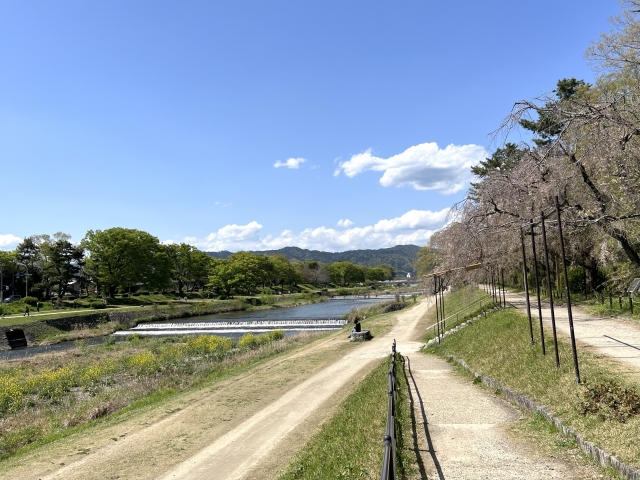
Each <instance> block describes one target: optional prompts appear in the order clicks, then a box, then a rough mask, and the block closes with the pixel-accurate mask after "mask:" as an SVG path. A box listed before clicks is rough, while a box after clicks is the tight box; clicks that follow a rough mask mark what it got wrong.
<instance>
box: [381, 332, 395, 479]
mask: <svg viewBox="0 0 640 480" xmlns="http://www.w3.org/2000/svg"><path fill="white" fill-rule="evenodd" d="M387 375H388V378H389V384H388V387H389V389H388V392H389V404H388V408H387V430H386V432H385V434H384V454H383V457H382V476H381V479H382V480H395V479H396V341H395V339H394V340H393V345H392V346H391V366H390V368H389V373H388V374H387Z"/></svg>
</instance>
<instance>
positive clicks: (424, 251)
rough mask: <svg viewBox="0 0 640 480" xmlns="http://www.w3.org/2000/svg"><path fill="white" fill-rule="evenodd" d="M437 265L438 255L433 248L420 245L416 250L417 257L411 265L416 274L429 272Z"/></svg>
mask: <svg viewBox="0 0 640 480" xmlns="http://www.w3.org/2000/svg"><path fill="white" fill-rule="evenodd" d="M437 265H438V255H437V253H436V251H435V249H433V248H431V247H429V246H427V247H422V248H421V249H420V251H419V252H418V259H417V260H416V261H415V263H414V264H413V267H414V268H415V269H416V271H417V272H418V276H419V277H420V276H422V275H426V274H428V273H431V272H432V271H433V270H434V268H436V266H437Z"/></svg>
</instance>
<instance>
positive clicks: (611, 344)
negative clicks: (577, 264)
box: [506, 292, 640, 370]
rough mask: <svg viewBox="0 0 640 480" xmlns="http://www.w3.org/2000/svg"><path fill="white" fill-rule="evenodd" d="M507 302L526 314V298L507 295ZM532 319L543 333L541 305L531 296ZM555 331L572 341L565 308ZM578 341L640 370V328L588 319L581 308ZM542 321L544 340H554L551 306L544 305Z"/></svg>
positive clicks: (557, 313)
mask: <svg viewBox="0 0 640 480" xmlns="http://www.w3.org/2000/svg"><path fill="white" fill-rule="evenodd" d="M506 299H507V302H509V303H511V304H512V305H513V306H514V307H516V308H518V309H519V310H521V311H523V312H526V303H525V297H524V295H523V294H517V293H511V292H507V293H506ZM530 301H531V318H532V322H533V328H534V329H536V331H537V332H539V331H540V327H539V323H538V322H539V320H538V303H537V299H536V297H535V295H531V300H530ZM554 312H555V317H556V329H557V332H558V334H561V335H563V336H565V337H569V316H568V314H567V309H566V307H564V306H557V305H556V306H555V308H554ZM572 316H573V323H574V327H573V330H574V333H575V337H576V340H577V341H578V342H579V343H580V344H581V346H582V347H583V348H586V349H587V350H589V351H591V352H593V353H597V354H601V355H606V356H608V357H610V358H611V359H612V360H616V361H618V362H621V363H623V364H625V365H627V366H630V367H634V368H635V369H638V370H640V326H638V325H636V324H634V323H631V322H628V321H623V320H619V319H615V318H603V317H595V316H593V315H589V314H587V313H585V312H584V311H582V310H581V309H579V308H575V307H574V308H573V310H572ZM542 321H543V327H544V335H545V338H552V330H551V310H550V308H549V304H548V303H544V302H543V303H542Z"/></svg>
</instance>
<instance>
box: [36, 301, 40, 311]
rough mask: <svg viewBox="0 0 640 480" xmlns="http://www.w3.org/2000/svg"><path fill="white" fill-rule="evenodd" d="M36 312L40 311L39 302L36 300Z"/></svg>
mask: <svg viewBox="0 0 640 480" xmlns="http://www.w3.org/2000/svg"><path fill="white" fill-rule="evenodd" d="M36 312H38V313H40V302H36Z"/></svg>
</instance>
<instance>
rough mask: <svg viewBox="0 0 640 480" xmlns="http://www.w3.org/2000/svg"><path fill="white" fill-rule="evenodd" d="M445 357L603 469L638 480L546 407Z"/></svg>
mask: <svg viewBox="0 0 640 480" xmlns="http://www.w3.org/2000/svg"><path fill="white" fill-rule="evenodd" d="M445 356H446V357H447V358H450V359H451V360H453V361H454V362H456V363H457V364H458V365H460V366H462V367H463V368H464V369H465V370H467V371H468V372H469V373H471V374H473V375H474V376H475V377H476V378H479V379H480V380H481V381H482V383H484V384H485V385H487V386H488V387H491V388H493V389H494V390H495V389H497V390H500V392H501V393H502V394H503V395H504V397H505V398H506V399H507V400H509V401H511V402H513V403H515V404H516V405H518V406H519V407H521V408H524V409H526V410H529V411H530V412H534V413H539V414H540V415H542V416H543V417H544V418H545V419H546V420H547V421H548V422H551V423H553V424H554V425H555V426H556V427H557V428H558V430H560V431H561V432H562V433H563V434H564V435H566V436H567V437H569V438H571V439H573V440H575V441H576V443H577V444H578V445H579V446H580V448H581V449H582V451H583V452H584V453H586V454H587V455H590V456H592V457H595V458H596V459H597V460H598V462H599V463H600V465H601V466H603V467H607V466H612V467H613V468H614V469H615V470H616V471H617V472H618V473H619V474H620V475H621V476H622V477H623V478H626V479H628V480H640V470H638V469H636V468H634V467H631V466H629V465H627V464H625V463H623V462H621V461H620V460H618V459H617V458H616V457H614V456H613V455H611V454H610V453H607V452H605V451H604V450H602V449H601V448H600V447H597V446H595V445H594V444H593V443H591V442H589V441H588V440H586V439H585V438H584V437H583V436H582V435H580V434H579V433H576V431H575V430H573V429H572V428H570V427H567V426H565V425H563V424H562V421H561V420H560V419H559V418H558V417H556V416H555V415H554V414H553V413H552V412H551V411H549V410H548V409H547V407H545V406H542V405H538V404H537V403H536V402H534V401H533V400H531V399H530V398H528V397H525V396H524V395H521V394H519V393H518V392H515V391H514V390H511V389H510V388H508V387H505V386H504V385H502V384H501V383H500V382H497V381H496V380H494V379H492V378H490V377H486V376H484V375H481V374H479V373H476V372H474V371H473V370H471V368H469V365H467V364H466V362H465V361H464V360H462V359H460V358H457V357H455V356H454V355H450V354H448V353H447V354H445Z"/></svg>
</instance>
